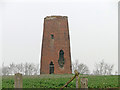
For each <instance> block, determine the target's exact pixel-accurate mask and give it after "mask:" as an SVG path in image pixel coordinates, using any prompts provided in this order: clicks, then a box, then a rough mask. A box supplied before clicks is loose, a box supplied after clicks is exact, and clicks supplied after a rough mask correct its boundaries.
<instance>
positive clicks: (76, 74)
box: [61, 70, 79, 90]
mask: <svg viewBox="0 0 120 90" xmlns="http://www.w3.org/2000/svg"><path fill="white" fill-rule="evenodd" d="M74 72H75V76H73V77H72V78H71V79H70V80H69V81H68V82H67V83H66V84H65V85H64V86H63V87H61V90H63V88H64V87H66V86H67V85H68V84H69V83H70V82H71V81H72V80H74V79H75V77H76V76H78V75H79V73H78V71H77V70H75V71H74Z"/></svg>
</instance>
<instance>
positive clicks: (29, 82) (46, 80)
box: [2, 74, 119, 88]
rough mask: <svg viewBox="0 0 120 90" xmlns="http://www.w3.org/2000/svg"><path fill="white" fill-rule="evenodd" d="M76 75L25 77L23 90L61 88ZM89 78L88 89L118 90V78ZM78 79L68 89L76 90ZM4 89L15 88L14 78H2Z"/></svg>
mask: <svg viewBox="0 0 120 90" xmlns="http://www.w3.org/2000/svg"><path fill="white" fill-rule="evenodd" d="M73 76H74V75H72V74H65V75H40V76H23V88H61V87H62V86H63V85H64V84H65V83H66V82H67V81H69V80H70V79H71V78H72V77H73ZM82 77H86V78H88V88H116V87H119V86H118V76H115V75H113V76H88V75H86V76H83V75H81V76H80V78H82ZM75 83H76V79H74V80H73V81H72V82H71V83H70V84H69V85H68V86H67V87H69V88H75V85H76V84H75ZM2 88H14V76H3V77H2Z"/></svg>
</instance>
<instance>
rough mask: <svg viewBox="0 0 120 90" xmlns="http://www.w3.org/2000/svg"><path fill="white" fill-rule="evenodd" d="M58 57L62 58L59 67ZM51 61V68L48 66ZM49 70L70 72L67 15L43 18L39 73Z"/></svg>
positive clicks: (62, 72) (56, 72) (48, 72)
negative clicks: (62, 53)
mask: <svg viewBox="0 0 120 90" xmlns="http://www.w3.org/2000/svg"><path fill="white" fill-rule="evenodd" d="M60 50H63V52H64V55H63V56H62V55H61V56H60V54H59V53H60ZM63 57H64V59H63ZM59 58H60V59H61V58H62V59H61V61H60V62H61V63H62V65H63V67H60V64H59V63H58V60H59ZM62 60H63V61H64V63H63V62H62ZM51 61H52V62H53V64H54V67H53V66H52V67H53V68H52V69H51V68H50V67H51V66H50V63H51ZM50 72H51V73H52V72H53V73H54V74H70V73H72V67H71V53H70V38H69V27H68V18H67V16H47V17H45V18H44V30H43V41H42V50H41V68H40V74H50Z"/></svg>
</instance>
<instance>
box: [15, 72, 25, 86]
mask: <svg viewBox="0 0 120 90" xmlns="http://www.w3.org/2000/svg"><path fill="white" fill-rule="evenodd" d="M14 86H15V88H23V80H22V74H20V73H16V74H15V81H14Z"/></svg>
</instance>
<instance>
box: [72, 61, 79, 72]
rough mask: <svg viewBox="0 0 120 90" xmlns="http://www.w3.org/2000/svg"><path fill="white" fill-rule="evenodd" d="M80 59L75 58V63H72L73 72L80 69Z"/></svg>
mask: <svg viewBox="0 0 120 90" xmlns="http://www.w3.org/2000/svg"><path fill="white" fill-rule="evenodd" d="M78 64H79V63H78V60H75V61H74V62H73V63H72V73H74V70H78Z"/></svg>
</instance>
